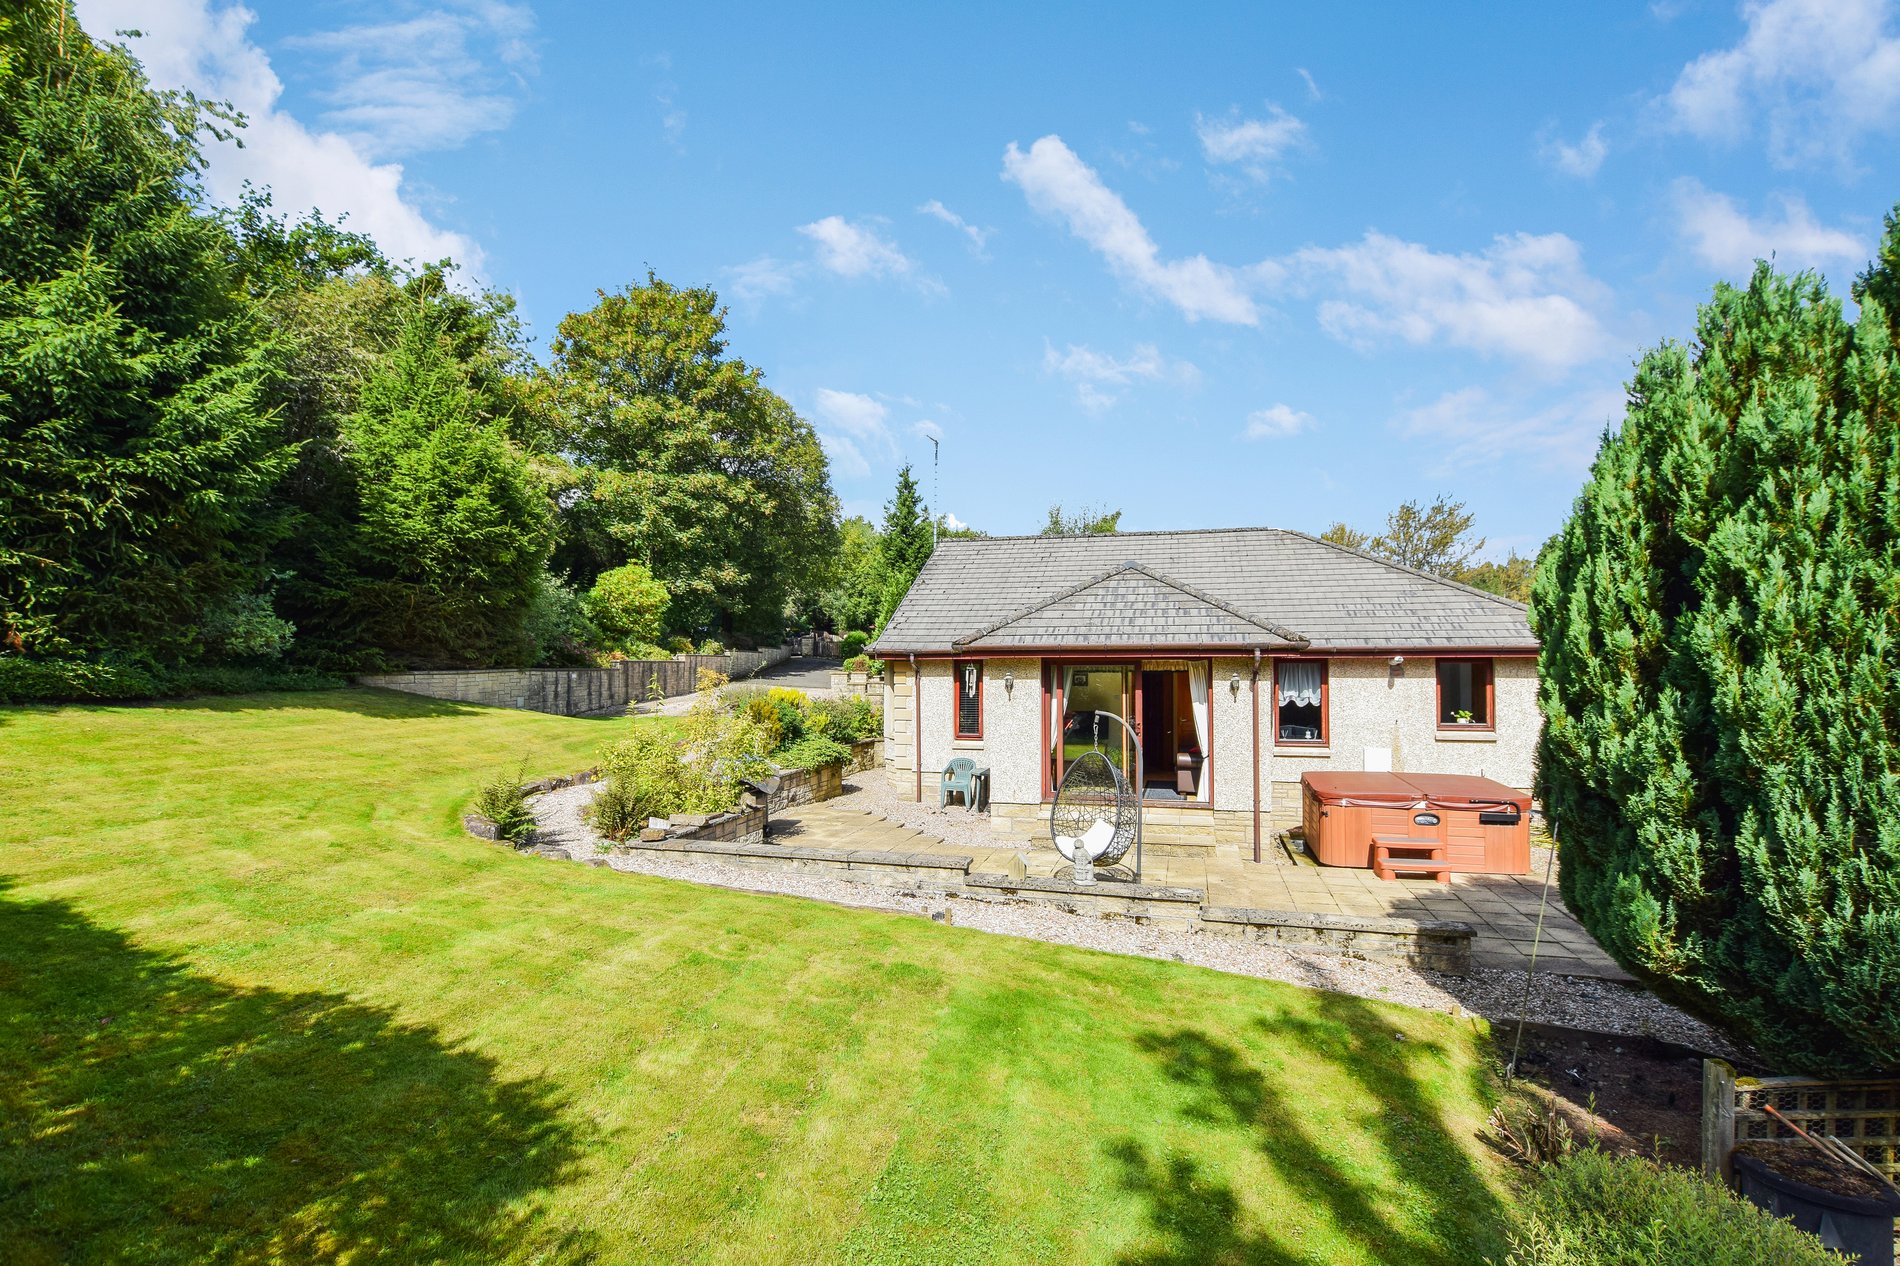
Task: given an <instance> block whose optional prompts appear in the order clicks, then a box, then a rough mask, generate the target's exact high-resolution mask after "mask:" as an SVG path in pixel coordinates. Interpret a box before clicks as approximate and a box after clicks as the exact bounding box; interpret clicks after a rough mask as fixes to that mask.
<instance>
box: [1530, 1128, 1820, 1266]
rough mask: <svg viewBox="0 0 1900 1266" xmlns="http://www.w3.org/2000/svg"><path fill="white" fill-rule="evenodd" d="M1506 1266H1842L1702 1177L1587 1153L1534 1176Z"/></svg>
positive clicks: (1807, 1238)
mask: <svg viewBox="0 0 1900 1266" xmlns="http://www.w3.org/2000/svg"><path fill="white" fill-rule="evenodd" d="M1510 1241H1511V1252H1510V1254H1509V1256H1507V1257H1506V1258H1505V1263H1506V1266H1639V1264H1640V1266H1843V1263H1844V1262H1845V1260H1846V1259H1845V1258H1843V1257H1841V1256H1839V1255H1838V1254H1836V1253H1833V1252H1831V1251H1829V1250H1828V1249H1825V1248H1823V1247H1822V1246H1821V1241H1819V1240H1818V1239H1816V1238H1814V1237H1813V1236H1812V1235H1809V1234H1807V1233H1806V1232H1804V1231H1798V1230H1796V1229H1795V1228H1794V1225H1793V1224H1792V1223H1788V1222H1782V1221H1779V1220H1777V1219H1776V1218H1774V1217H1773V1216H1771V1215H1770V1214H1768V1213H1767V1212H1765V1211H1764V1210H1761V1209H1758V1208H1756V1207H1755V1206H1754V1205H1752V1204H1750V1203H1748V1202H1747V1201H1746V1200H1743V1199H1742V1198H1741V1197H1740V1196H1737V1195H1734V1194H1732V1193H1731V1192H1730V1191H1729V1190H1728V1188H1726V1187H1723V1186H1721V1185H1720V1184H1718V1183H1713V1182H1710V1181H1709V1180H1708V1179H1705V1178H1703V1177H1702V1176H1701V1175H1700V1174H1696V1173H1691V1172H1690V1171H1688V1170H1684V1169H1670V1168H1665V1167H1662V1166H1659V1165H1655V1164H1652V1163H1651V1162H1649V1161H1646V1160H1643V1159H1641V1158H1639V1157H1634V1156H1611V1155H1609V1154H1608V1153H1605V1152H1602V1151H1598V1150H1596V1149H1594V1148H1592V1149H1588V1150H1585V1151H1581V1152H1576V1153H1574V1154H1572V1155H1571V1156H1569V1157H1568V1158H1566V1159H1564V1160H1562V1161H1559V1162H1557V1163H1556V1164H1553V1165H1547V1166H1545V1167H1544V1168H1543V1170H1542V1171H1540V1174H1539V1177H1538V1179H1537V1181H1536V1183H1535V1184H1534V1186H1533V1187H1532V1189H1531V1190H1530V1192H1529V1193H1528V1194H1527V1196H1526V1199H1525V1201H1524V1206H1523V1212H1522V1214H1521V1217H1520V1221H1519V1224H1518V1226H1517V1227H1516V1228H1515V1229H1514V1230H1513V1232H1512V1233H1511V1236H1510Z"/></svg>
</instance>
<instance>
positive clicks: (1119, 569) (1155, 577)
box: [950, 529, 1312, 646]
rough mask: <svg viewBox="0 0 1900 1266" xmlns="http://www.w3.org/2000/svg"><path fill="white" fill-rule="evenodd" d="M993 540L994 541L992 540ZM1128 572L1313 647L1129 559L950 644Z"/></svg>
mask: <svg viewBox="0 0 1900 1266" xmlns="http://www.w3.org/2000/svg"><path fill="white" fill-rule="evenodd" d="M1266 530H1269V531H1270V530H1272V529H1266ZM990 539H992V540H993V539H995V538H994V537H992V538H990ZM1126 572H1139V573H1141V574H1142V575H1144V576H1146V577H1148V579H1150V580H1152V581H1154V582H1155V583H1157V584H1162V585H1166V586H1167V587H1168V588H1170V589H1173V590H1175V591H1177V592H1179V593H1184V594H1186V595H1187V596H1188V597H1190V598H1193V599H1194V600H1195V601H1197V602H1202V603H1205V604H1206V605H1208V606H1210V607H1213V608H1215V609H1216V610H1218V611H1224V612H1226V613H1227V614H1228V615H1231V616H1233V617H1234V618H1235V619H1236V620H1239V621H1241V622H1242V623H1245V624H1251V625H1253V626H1254V627H1255V628H1257V629H1259V630H1261V631H1262V632H1264V633H1271V634H1272V635H1273V636H1275V637H1277V638H1280V639H1282V640H1284V641H1288V642H1297V643H1299V644H1301V645H1306V646H1310V645H1311V644H1312V639H1310V638H1308V637H1307V636H1306V635H1305V634H1302V633H1296V632H1294V631H1293V630H1291V629H1288V628H1283V627H1281V626H1280V625H1277V624H1272V623H1269V622H1268V621H1266V620H1259V619H1255V618H1254V617H1253V616H1250V615H1248V614H1247V613H1246V612H1244V611H1241V610H1238V609H1237V608H1235V607H1233V606H1230V605H1229V604H1228V603H1225V602H1222V601H1221V600H1220V599H1219V598H1216V597H1214V596H1213V595H1212V594H1208V593H1203V592H1202V591H1201V590H1199V589H1196V588H1195V587H1194V586H1192V585H1189V584H1186V583H1184V582H1182V581H1179V580H1176V579H1175V578H1174V577H1172V576H1165V575H1162V574H1161V573H1160V572H1158V571H1155V570H1154V569H1153V568H1152V567H1149V566H1147V565H1146V564H1144V563H1139V562H1136V561H1135V560H1134V559H1126V560H1124V561H1122V562H1120V563H1117V564H1116V565H1115V566H1113V567H1111V568H1109V569H1108V570H1107V571H1105V572H1101V573H1099V574H1097V575H1094V576H1090V577H1089V578H1088V579H1086V580H1084V581H1081V582H1080V583H1079V584H1074V585H1070V586H1069V587H1068V588H1067V589H1064V590H1062V591H1061V592H1059V593H1055V594H1051V595H1050V596H1049V597H1046V598H1040V599H1038V600H1036V601H1035V602H1032V603H1031V604H1029V605H1028V606H1026V607H1024V608H1023V609H1022V610H1020V611H1016V612H1012V613H1011V614H1010V615H1007V616H1005V617H1004V618H1002V619H1000V620H997V621H995V622H993V623H991V624H988V625H985V626H984V627H982V628H980V629H978V630H976V631H975V632H974V633H966V634H965V635H964V636H962V637H958V638H952V639H951V643H950V644H951V645H952V646H968V645H969V644H970V643H972V642H979V641H981V640H982V639H984V638H986V637H988V636H990V634H992V633H995V632H998V631H999V630H1002V629H1006V628H1008V627H1009V626H1010V625H1012V624H1014V623H1016V622H1017V621H1018V620H1024V619H1027V618H1029V617H1030V616H1032V615H1034V614H1035V613H1036V612H1038V611H1043V610H1047V609H1048V608H1050V607H1053V606H1055V605H1056V604H1057V603H1059V602H1066V601H1068V600H1069V599H1070V598H1073V597H1075V596H1076V595H1077V594H1079V593H1082V592H1084V591H1085V590H1089V589H1093V588H1094V587H1095V586H1097V585H1099V584H1101V583H1103V582H1104V581H1108V580H1113V579H1114V578H1115V577H1116V576H1120V575H1122V574H1124V573H1126Z"/></svg>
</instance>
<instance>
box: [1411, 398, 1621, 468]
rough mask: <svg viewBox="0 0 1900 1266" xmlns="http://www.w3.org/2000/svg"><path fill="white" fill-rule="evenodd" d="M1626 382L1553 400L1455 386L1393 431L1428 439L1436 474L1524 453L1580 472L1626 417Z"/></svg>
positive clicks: (1549, 465)
mask: <svg viewBox="0 0 1900 1266" xmlns="http://www.w3.org/2000/svg"><path fill="white" fill-rule="evenodd" d="M1627 399H1628V397H1627V396H1626V394H1625V392H1624V390H1623V388H1622V387H1620V386H1618V387H1600V388H1595V389H1591V390H1586V391H1582V392H1575V391H1569V392H1566V393H1565V394H1564V396H1563V398H1562V399H1560V400H1558V401H1556V402H1555V403H1550V404H1543V405H1541V406H1540V405H1538V404H1535V403H1529V402H1524V401H1517V402H1512V403H1503V402H1500V401H1497V400H1494V399H1493V398H1492V397H1491V395H1490V393H1489V392H1487V391H1485V390H1484V388H1482V387H1466V388H1464V389H1463V390H1461V391H1451V392H1447V393H1446V394H1444V395H1442V396H1440V397H1439V398H1438V399H1436V400H1434V401H1432V402H1431V403H1430V404H1428V405H1424V406H1422V407H1420V408H1416V409H1411V410H1408V411H1406V412H1404V413H1402V414H1400V415H1399V417H1398V418H1397V419H1396V420H1395V422H1394V423H1393V429H1394V430H1395V431H1397V432H1398V433H1399V434H1400V435H1402V436H1405V437H1406V438H1408V439H1413V440H1419V441H1423V442H1424V443H1425V444H1426V445H1427V446H1428V447H1429V448H1430V450H1431V451H1432V452H1433V453H1435V454H1436V455H1437V457H1438V462H1437V465H1436V467H1435V469H1434V471H1433V473H1444V472H1446V471H1451V470H1457V469H1460V468H1464V467H1495V466H1496V465H1497V463H1498V461H1499V460H1500V459H1501V458H1505V457H1522V458H1526V459H1528V460H1530V461H1532V462H1534V463H1535V464H1537V465H1539V466H1543V467H1547V468H1555V469H1561V470H1582V469H1583V468H1584V467H1586V466H1588V465H1589V464H1590V459H1591V458H1592V457H1593V456H1594V455H1595V454H1596V447H1597V440H1598V438H1599V437H1600V436H1601V435H1602V434H1603V428H1604V427H1605V426H1607V425H1613V424H1614V423H1616V422H1617V421H1618V420H1619V419H1620V418H1621V417H1622V416H1623V411H1624V407H1625V405H1626V403H1627Z"/></svg>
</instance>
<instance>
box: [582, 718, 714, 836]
mask: <svg viewBox="0 0 1900 1266" xmlns="http://www.w3.org/2000/svg"><path fill="white" fill-rule="evenodd" d="M601 774H602V776H604V777H605V778H606V779H607V785H606V786H604V787H602V788H601V789H600V791H599V793H598V794H596V795H595V797H594V801H593V804H592V805H590V806H589V809H588V817H589V819H590V820H591V821H592V822H593V824H594V829H595V830H596V831H598V832H600V833H601V834H602V835H604V836H606V837H607V838H608V839H612V840H624V839H628V838H630V837H632V836H634V835H637V834H639V833H640V830H641V828H643V827H645V826H646V824H647V819H648V818H665V817H671V816H672V815H673V814H675V813H688V812H692V810H689V809H687V808H686V799H687V794H688V787H689V784H690V782H691V771H689V770H688V769H687V768H686V762H685V761H684V760H682V759H681V758H680V746H679V744H678V743H677V742H675V741H674V740H672V739H670V738H667V737H666V736H664V735H662V734H657V733H654V732H653V731H651V730H641V731H638V732H636V733H635V734H634V736H633V737H632V738H630V739H627V740H625V741H624V742H620V743H616V744H615V745H614V746H612V747H611V748H609V749H607V751H606V753H605V754H604V755H603V757H602V759H601Z"/></svg>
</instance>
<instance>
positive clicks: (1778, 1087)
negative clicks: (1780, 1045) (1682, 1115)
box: [1702, 1059, 1900, 1181]
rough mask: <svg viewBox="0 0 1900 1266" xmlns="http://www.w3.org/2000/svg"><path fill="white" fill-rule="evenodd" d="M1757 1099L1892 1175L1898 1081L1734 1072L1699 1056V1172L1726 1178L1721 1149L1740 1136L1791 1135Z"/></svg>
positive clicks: (1897, 1169)
mask: <svg viewBox="0 0 1900 1266" xmlns="http://www.w3.org/2000/svg"><path fill="white" fill-rule="evenodd" d="M1764 1104H1767V1105H1770V1106H1772V1107H1773V1108H1774V1109H1775V1111H1777V1112H1779V1113H1781V1114H1782V1115H1783V1116H1785V1117H1787V1118H1788V1119H1789V1120H1790V1121H1793V1122H1794V1123H1795V1124H1796V1125H1799V1126H1800V1127H1801V1128H1802V1129H1804V1130H1806V1131H1808V1132H1809V1133H1810V1134H1813V1133H1821V1134H1832V1135H1833V1136H1834V1137H1835V1138H1838V1139H1839V1140H1840V1141H1841V1142H1843V1143H1845V1144H1847V1145H1848V1146H1849V1147H1851V1148H1853V1149H1854V1150H1855V1151H1857V1152H1859V1153H1860V1154H1861V1155H1862V1156H1864V1157H1866V1158H1867V1159H1868V1160H1869V1161H1871V1162H1872V1163H1873V1164H1874V1166H1875V1167H1876V1168H1878V1169H1879V1170H1880V1171H1881V1172H1882V1173H1884V1174H1886V1175H1887V1177H1888V1178H1889V1179H1896V1178H1900V1081H1895V1080H1864V1081H1825V1080H1822V1079H1820V1078H1814V1077H1737V1076H1736V1075H1735V1069H1734V1068H1733V1067H1731V1066H1730V1065H1729V1064H1728V1063H1727V1062H1725V1061H1723V1060H1719V1059H1705V1060H1703V1061H1702V1170H1703V1172H1704V1173H1706V1174H1708V1175H1709V1176H1711V1177H1716V1176H1720V1177H1721V1178H1722V1179H1723V1181H1728V1180H1729V1179H1730V1178H1731V1177H1732V1176H1733V1174H1732V1166H1731V1163H1730V1156H1729V1153H1730V1152H1731V1151H1732V1150H1733V1149H1734V1147H1735V1144H1736V1143H1737V1142H1738V1141H1740V1140H1744V1139H1774V1138H1794V1137H1795V1135H1794V1132H1793V1131H1792V1130H1789V1129H1788V1128H1787V1127H1785V1126H1783V1125H1781V1124H1780V1123H1779V1122H1777V1121H1776V1120H1775V1119H1774V1118H1773V1117H1771V1116H1769V1115H1768V1114H1767V1113H1766V1112H1764V1111H1762V1106H1763V1105H1764Z"/></svg>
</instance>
